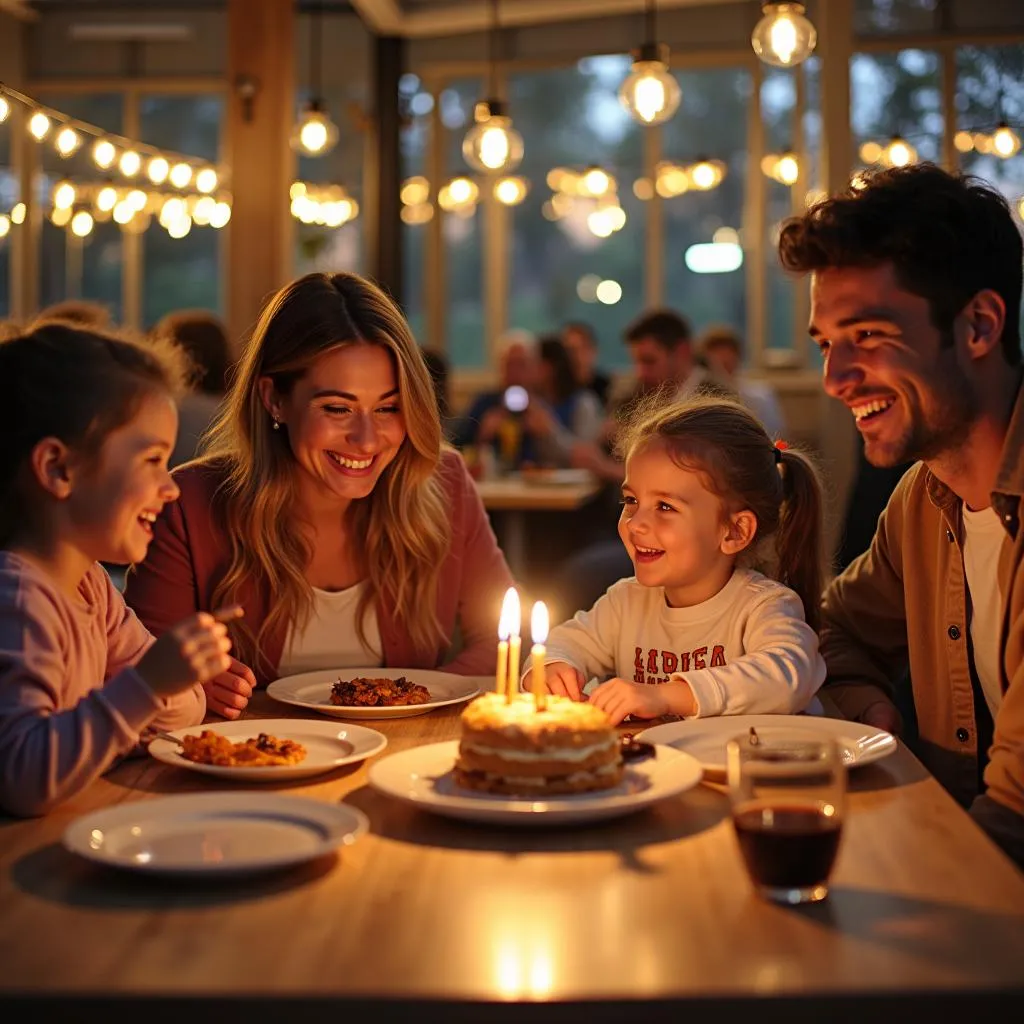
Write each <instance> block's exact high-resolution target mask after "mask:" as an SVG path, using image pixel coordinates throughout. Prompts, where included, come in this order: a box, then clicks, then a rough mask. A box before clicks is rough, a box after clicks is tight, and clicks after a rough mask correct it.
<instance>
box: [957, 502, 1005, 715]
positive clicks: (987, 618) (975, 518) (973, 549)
mask: <svg viewBox="0 0 1024 1024" xmlns="http://www.w3.org/2000/svg"><path fill="white" fill-rule="evenodd" d="M1004 541H1008V537H1007V533H1006V530H1004V529H1003V524H1002V523H1001V522H999V516H998V515H997V514H996V511H995V509H993V508H991V507H990V508H983V509H980V510H979V511H977V512H973V511H971V509H969V508H968V507H967V506H966V505H964V575H965V576H966V577H967V589H968V591H969V592H970V595H971V646H972V648H973V649H974V670H975V671H976V672H977V673H978V682H979V683H981V690H982V693H984V694H985V702H986V703H987V704H988V709H989V711H991V712H992V718H993V719H995V717H996V712H997V711H998V710H999V706H1000V705H1001V704H1002V702H1003V693H1002V688H1001V687H1000V685H999V630H1000V626H1001V625H1002V621H1003V597H1002V594H1000V593H999V581H998V579H997V578H996V566H997V565H998V564H999V550H1000V548H1001V547H1002V546H1003V542H1004Z"/></svg>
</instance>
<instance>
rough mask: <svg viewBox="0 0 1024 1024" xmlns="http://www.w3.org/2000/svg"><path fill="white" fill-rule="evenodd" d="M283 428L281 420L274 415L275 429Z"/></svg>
mask: <svg viewBox="0 0 1024 1024" xmlns="http://www.w3.org/2000/svg"><path fill="white" fill-rule="evenodd" d="M280 429H281V421H280V420H279V419H278V418H277V417H276V416H275V417H274V430H280Z"/></svg>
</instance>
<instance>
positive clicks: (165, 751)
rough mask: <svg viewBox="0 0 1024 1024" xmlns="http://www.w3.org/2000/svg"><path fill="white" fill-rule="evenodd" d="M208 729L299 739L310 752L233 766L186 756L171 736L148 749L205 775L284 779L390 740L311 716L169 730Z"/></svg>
mask: <svg viewBox="0 0 1024 1024" xmlns="http://www.w3.org/2000/svg"><path fill="white" fill-rule="evenodd" d="M204 729H206V730H209V731H210V732H215V733H219V734H220V735H221V736H226V737H227V738H228V739H229V740H231V741H232V743H239V742H241V741H242V740H247V739H254V738H255V737H256V736H258V735H259V734H260V733H261V732H265V733H267V734H268V735H270V736H276V737H277V738H278V739H279V740H295V742H296V743H301V744H302V745H303V746H304V747H305V748H306V756H305V758H303V759H302V760H301V761H300V762H299V763H298V764H282V765H266V766H265V767H262V768H257V767H248V768H232V767H230V766H228V765H220V764H199V763H197V762H196V761H190V760H189V759H188V758H187V757H182V755H181V749H180V747H178V746H176V745H175V744H174V743H172V742H171V741H170V740H161V739H156V740H153V741H152V742H151V743H150V744H149V752H150V753H151V754H152V755H153V756H154V757H155V758H156V759H157V760H158V761H163V762H164V763H165V764H173V765H175V766H176V767H178V768H190V769H191V770H192V771H194V772H203V773H205V774H206V775H219V776H221V777H222V778H225V779H234V780H235V781H238V782H283V781H286V780H291V779H301V778H305V777H306V776H309V775H320V774H322V773H323V772H329V771H333V770H334V769H335V768H340V767H341V766H342V765H343V764H355V762H356V761H363V760H365V759H366V758H368V757H372V756H373V755H374V754H379V753H380V752H381V751H382V750H383V749H384V748H385V747H386V746H387V745H388V740H387V737H386V736H384V735H383V734H382V733H379V732H377V731H376V730H375V729H367V728H366V727H365V726H361V725H335V724H333V723H332V722H313V721H310V720H308V719H303V718H246V719H243V720H242V721H240V722H211V723H210V724H208V725H195V726H192V728H190V729H175V730H174V731H173V732H171V733H169V734H168V735H170V736H176V737H178V738H180V737H182V736H186V735H188V736H198V735H199V734H200V733H201V732H202V731H203V730H204Z"/></svg>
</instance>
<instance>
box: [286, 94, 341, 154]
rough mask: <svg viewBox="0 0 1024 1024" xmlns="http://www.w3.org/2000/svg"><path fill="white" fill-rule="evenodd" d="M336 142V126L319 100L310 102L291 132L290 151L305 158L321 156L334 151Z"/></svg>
mask: <svg viewBox="0 0 1024 1024" xmlns="http://www.w3.org/2000/svg"><path fill="white" fill-rule="evenodd" d="M337 141H338V126H337V125H336V124H335V123H334V122H333V121H332V120H331V117H330V115H329V114H328V113H327V111H326V110H324V108H323V106H322V105H321V102H320V100H317V99H313V100H310V101H309V103H307V104H306V106H305V107H304V108H303V110H302V114H301V115H300V117H299V120H298V121H297V122H296V124H295V128H294V129H293V130H292V138H291V144H292V149H295V150H298V151H299V152H300V153H302V154H304V155H305V156H323V155H324V154H325V153H329V152H330V151H331V150H332V149H334V147H335V145H336V143H337Z"/></svg>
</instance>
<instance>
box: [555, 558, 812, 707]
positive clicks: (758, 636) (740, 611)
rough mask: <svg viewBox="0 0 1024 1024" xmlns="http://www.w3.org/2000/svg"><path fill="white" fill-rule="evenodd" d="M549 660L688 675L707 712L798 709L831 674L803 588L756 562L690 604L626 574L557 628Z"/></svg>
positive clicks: (664, 678) (603, 675)
mask: <svg viewBox="0 0 1024 1024" xmlns="http://www.w3.org/2000/svg"><path fill="white" fill-rule="evenodd" d="M545 661H546V662H548V663H551V662H554V661H564V662H568V663H569V664H570V665H572V666H573V667H574V668H577V669H579V670H580V671H581V672H582V673H583V675H584V677H585V678H586V679H589V678H591V677H594V676H596V677H597V679H598V680H600V681H604V680H605V679H610V678H612V677H615V676H618V677H620V678H622V679H626V680H630V681H632V682H636V683H667V682H669V681H679V680H683V679H685V680H686V682H687V683H689V684H690V688H691V689H692V690H693V695H694V697H695V698H696V701H697V707H698V711H697V715H698V717H702V718H707V717H710V716H712V715H763V714H796V713H797V712H799V711H803V710H804V709H805V708H806V707H807V705H808V704H809V703H810V702H811V700H812V699H813V698H814V695H815V693H816V692H817V690H818V688H819V687H820V686H821V684H822V683H823V682H824V680H825V663H824V661H823V660H822V657H821V655H820V654H819V652H818V637H817V634H816V633H815V632H814V630H813V629H811V627H810V626H809V625H808V624H807V622H806V621H805V620H804V612H803V604H802V603H801V601H800V598H799V597H798V596H797V595H796V593H794V591H792V590H790V589H789V587H786V586H783V585H782V584H781V583H778V582H776V581H775V580H772V579H769V578H768V577H767V576H763V575H762V574H761V573H758V572H752V571H750V570H747V569H737V570H736V571H735V572H734V573H733V575H732V577H731V578H730V580H729V582H728V583H727V584H726V585H725V586H724V587H723V588H722V589H721V590H720V591H719V592H718V593H717V594H716V595H715V596H714V597H712V598H710V599H709V600H707V601H704V602H703V603H701V604H699V605H694V606H692V607H690V608H670V607H669V605H668V603H667V602H666V600H665V591H664V588H662V587H645V586H642V585H641V584H640V583H638V582H637V580H636V578H635V577H630V578H629V579H623V580H619V582H618V583H616V584H615V585H614V586H612V587H611V588H609V590H608V591H607V593H606V594H605V595H604V596H603V597H601V598H600V599H599V600H598V601H597V603H596V604H595V605H594V607H593V608H591V609H590V610H589V611H585V612H577V613H576V615H575V617H574V618H572V619H570V620H569V621H568V622H563V623H562V624H561V625H558V626H555V627H554V629H552V630H551V634H550V636H549V637H548V644H547V657H546V658H545Z"/></svg>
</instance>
